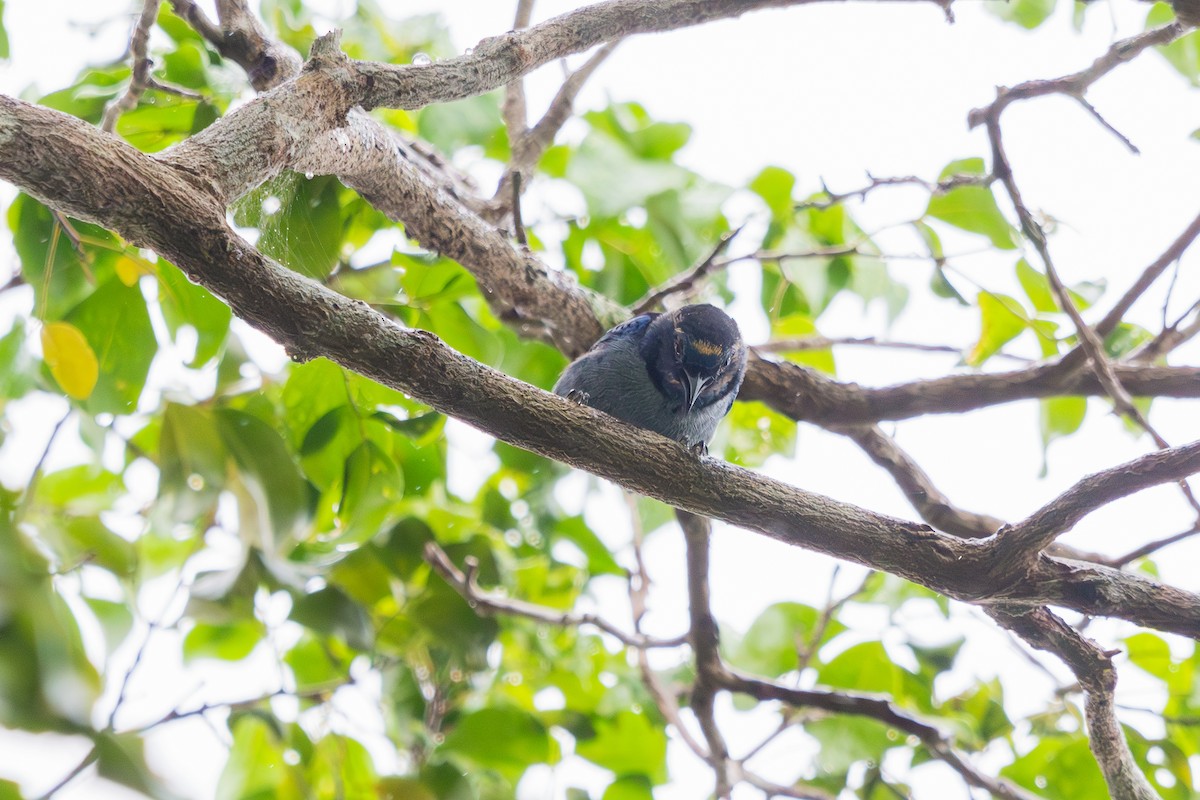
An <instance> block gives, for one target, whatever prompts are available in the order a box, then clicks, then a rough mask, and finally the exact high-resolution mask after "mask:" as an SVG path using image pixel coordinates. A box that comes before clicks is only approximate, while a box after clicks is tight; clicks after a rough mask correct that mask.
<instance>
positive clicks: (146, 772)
mask: <svg viewBox="0 0 1200 800" xmlns="http://www.w3.org/2000/svg"><path fill="white" fill-rule="evenodd" d="M92 741H93V742H94V743H95V746H96V768H97V770H98V771H99V773H100V775H102V776H103V777H105V778H108V779H109V780H111V781H116V782H117V783H120V784H123V785H125V786H128V787H130V788H131V789H136V790H137V791H139V792H141V793H142V794H144V795H148V796H151V797H154V796H161V795H162V793H163V791H164V787H163V786H161V785H160V784H159V781H158V779H157V778H155V776H154V774H153V773H151V772H150V768H149V767H148V766H147V765H146V755H145V752H144V749H145V742H144V741H143V739H142V737H141V736H139V735H137V734H135V733H123V734H116V733H99V734H96V736H95V737H94V738H93V740H92Z"/></svg>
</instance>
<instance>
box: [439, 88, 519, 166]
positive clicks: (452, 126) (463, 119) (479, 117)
mask: <svg viewBox="0 0 1200 800" xmlns="http://www.w3.org/2000/svg"><path fill="white" fill-rule="evenodd" d="M417 133H418V134H420V136H421V138H422V139H424V140H425V141H427V142H432V143H433V144H434V145H435V146H436V147H437V148H438V149H439V150H441V151H442V152H443V153H453V152H456V151H458V150H461V149H463V148H464V147H468V146H471V145H477V146H479V147H482V148H483V149H484V152H485V153H486V155H487V156H488V157H490V158H495V159H496V160H498V161H503V160H507V158H508V134H507V133H506V131H505V128H504V121H503V119H502V118H501V116H500V99H499V95H498V93H496V92H491V93H489V94H481V95H475V96H474V97H469V98H467V99H465V100H456V101H455V102H453V103H434V104H433V105H429V106H426V107H425V108H423V109H421V113H420V114H419V115H418V116H417Z"/></svg>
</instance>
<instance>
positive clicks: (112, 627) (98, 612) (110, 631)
mask: <svg viewBox="0 0 1200 800" xmlns="http://www.w3.org/2000/svg"><path fill="white" fill-rule="evenodd" d="M83 601H84V602H85V603H87V606H88V608H89V609H91V612H92V614H93V615H94V616H95V617H96V621H97V622H99V623H100V629H101V630H102V631H103V632H104V644H105V649H106V650H107V652H108V654H109V655H110V656H111V655H112V653H113V651H114V650H116V649H117V648H118V647H120V646H121V643H122V642H124V641H125V637H126V636H128V635H129V631H130V630H132V629H133V612H132V611H130V610H129V606H127V605H126V604H125V603H114V602H113V601H111V600H100V599H98V598H95V597H85V598H83Z"/></svg>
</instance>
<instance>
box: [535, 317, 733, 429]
mask: <svg viewBox="0 0 1200 800" xmlns="http://www.w3.org/2000/svg"><path fill="white" fill-rule="evenodd" d="M745 374H746V346H745V345H744V344H743V343H742V336H741V333H740V332H739V331H738V326H737V323H736V322H734V321H733V319H732V318H730V317H729V315H728V314H726V313H725V312H724V311H722V310H721V309H719V308H717V307H716V306H712V305H708V304H707V303H699V304H695V305H688V306H682V307H681V308H677V309H675V310H674V311H670V312H668V313H663V314H660V313H648V314H640V315H638V316H636V317H634V318H633V319H630V320H627V321H625V322H622V323H621V324H620V325H617V326H616V327H614V328H612V329H611V330H609V331H608V332H607V333H605V334H604V335H603V336H602V337H600V339H599V340H598V341H597V342H596V343H595V344H594V345H592V348H591V349H590V350H588V351H587V352H586V353H584V354H583V355H582V356H580V357H579V358H577V359H575V360H574V361H572V362H571V363H570V364H568V365H567V368H566V369H565V370H563V373H562V375H561V376H559V379H558V381H557V382H556V383H555V384H554V393H555V394H558V395H561V396H563V397H567V398H569V399H573V400H576V401H577V402H580V403H583V404H585V405H588V406H590V407H592V408H596V409H599V410H600V411H603V412H605V413H606V414H611V415H612V416H614V417H616V418H618V419H621V420H624V421H625V422H628V423H630V424H632V425H637V426H638V427H640V428H646V429H648V430H652V431H656V432H657V433H660V434H662V435H663V436H666V437H668V438H670V439H674V440H675V441H677V442H680V443H681V444H683V445H684V446H685V447H688V448H691V449H696V450H698V451H700V452H707V451H708V443H709V442H710V441H712V437H713V434H714V433H716V430H717V424H718V423H719V422H720V421H721V418H722V417H724V416H725V415H726V414H728V413H729V409H730V408H732V407H733V400H734V398H735V397H737V393H738V389H740V388H741V385H742V378H743V377H744V376H745Z"/></svg>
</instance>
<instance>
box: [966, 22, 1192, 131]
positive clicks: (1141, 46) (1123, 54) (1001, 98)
mask: <svg viewBox="0 0 1200 800" xmlns="http://www.w3.org/2000/svg"><path fill="white" fill-rule="evenodd" d="M1185 30H1186V29H1185V27H1184V26H1183V25H1181V24H1180V23H1178V22H1172V23H1171V24H1169V25H1164V26H1162V27H1161V28H1154V29H1153V30H1149V31H1146V32H1144V33H1139V34H1137V35H1135V36H1130V37H1129V38H1127V39H1122V40H1120V41H1119V42H1115V43H1114V44H1113V45H1112V46H1111V47H1109V48H1108V50H1107V51H1105V53H1104V55H1102V56H1100V57H1099V58H1097V59H1096V60H1095V61H1093V62H1092V64H1091V66H1089V67H1087V68H1086V69H1082V70H1080V71H1079V72H1073V73H1071V74H1070V75H1063V76H1062V77H1060V78H1051V79H1043V80H1033V81H1026V82H1024V83H1020V84H1017V85H1016V86H1012V87H1003V86H1002V87H1000V88H998V89H997V90H996V99H995V100H993V101H992V103H991V104H990V105H987V106H984V107H982V108H976V109H974V110H972V111H971V113H970V114H968V115H967V124H968V125H970V126H971V127H972V128H975V127H978V126H980V125H983V124H985V123H986V122H987V121H988V120H998V119H999V118H1000V114H1001V113H1002V112H1003V111H1004V109H1005V108H1007V107H1008V106H1009V105H1010V104H1011V103H1013V102H1015V101H1017V100H1028V99H1029V98H1032V97H1044V96H1046V95H1050V94H1065V95H1068V96H1070V97H1075V98H1082V97H1083V96H1084V95H1085V94H1086V93H1087V90H1088V88H1089V87H1090V86H1091V85H1092V84H1093V83H1095V82H1096V81H1098V80H1100V79H1101V78H1103V77H1104V76H1105V75H1107V74H1108V73H1110V72H1112V71H1113V70H1114V69H1116V68H1117V67H1119V66H1120V65H1121V64H1124V63H1125V62H1126V61H1131V60H1132V59H1134V58H1135V57H1137V56H1138V55H1139V54H1141V53H1142V52H1143V51H1145V50H1146V49H1148V48H1150V47H1154V46H1155V45H1160V44H1167V43H1168V42H1171V41H1174V40H1175V39H1177V38H1179V37H1180V36H1182V35H1183V33H1184V32H1185Z"/></svg>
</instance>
